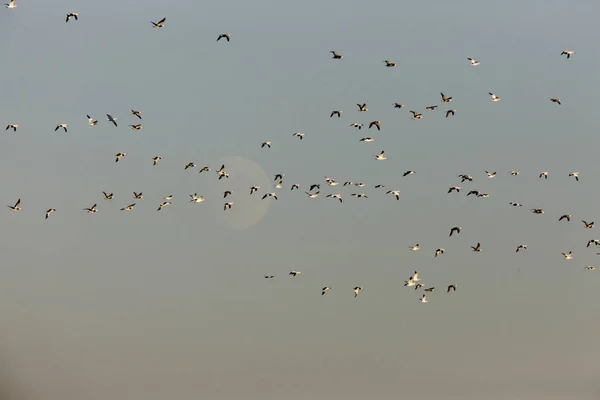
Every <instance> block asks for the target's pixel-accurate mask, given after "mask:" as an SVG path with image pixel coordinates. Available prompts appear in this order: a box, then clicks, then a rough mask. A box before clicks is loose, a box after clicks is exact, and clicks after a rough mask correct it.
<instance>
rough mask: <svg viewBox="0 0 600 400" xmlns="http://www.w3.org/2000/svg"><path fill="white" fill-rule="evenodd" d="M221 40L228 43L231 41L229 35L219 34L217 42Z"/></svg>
mask: <svg viewBox="0 0 600 400" xmlns="http://www.w3.org/2000/svg"><path fill="white" fill-rule="evenodd" d="M221 39H227V41H228V42H229V41H230V40H231V33H221V34H220V35H219V36H218V37H217V42H218V41H219V40H221Z"/></svg>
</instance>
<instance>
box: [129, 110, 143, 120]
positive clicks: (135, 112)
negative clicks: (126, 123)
mask: <svg viewBox="0 0 600 400" xmlns="http://www.w3.org/2000/svg"><path fill="white" fill-rule="evenodd" d="M131 114H132V115H135V116H136V117H138V119H142V113H141V112H139V111H138V110H131Z"/></svg>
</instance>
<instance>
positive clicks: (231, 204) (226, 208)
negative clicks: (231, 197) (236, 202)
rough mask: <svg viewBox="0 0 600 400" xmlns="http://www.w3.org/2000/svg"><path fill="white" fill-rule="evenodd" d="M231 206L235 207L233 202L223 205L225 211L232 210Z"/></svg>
mask: <svg viewBox="0 0 600 400" xmlns="http://www.w3.org/2000/svg"><path fill="white" fill-rule="evenodd" d="M231 206H233V201H230V202H229V203H225V204H224V205H223V211H226V210H230V209H231Z"/></svg>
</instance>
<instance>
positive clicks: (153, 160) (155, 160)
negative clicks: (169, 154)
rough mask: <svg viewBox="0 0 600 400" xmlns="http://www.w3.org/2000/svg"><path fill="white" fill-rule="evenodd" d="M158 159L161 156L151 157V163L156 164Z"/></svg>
mask: <svg viewBox="0 0 600 400" xmlns="http://www.w3.org/2000/svg"><path fill="white" fill-rule="evenodd" d="M160 160H162V157H161V156H156V157H153V158H152V165H156V164H158V162H159V161H160Z"/></svg>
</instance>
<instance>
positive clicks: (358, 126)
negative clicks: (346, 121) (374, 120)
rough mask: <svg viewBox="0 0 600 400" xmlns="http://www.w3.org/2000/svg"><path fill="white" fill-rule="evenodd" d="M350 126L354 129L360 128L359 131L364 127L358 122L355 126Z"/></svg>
mask: <svg viewBox="0 0 600 400" xmlns="http://www.w3.org/2000/svg"><path fill="white" fill-rule="evenodd" d="M350 126H351V127H352V128H358V130H361V129H362V127H363V124H359V123H358V122H355V123H353V124H350Z"/></svg>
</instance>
